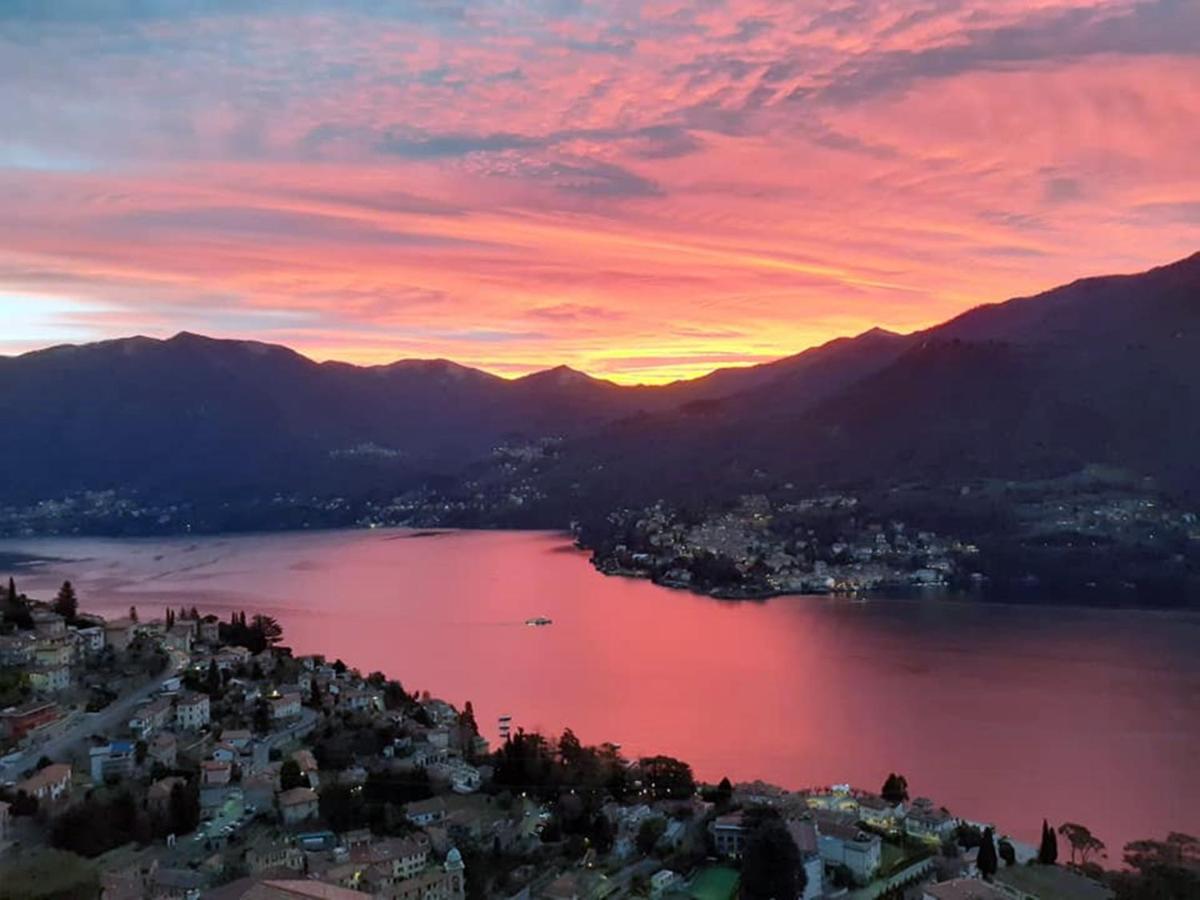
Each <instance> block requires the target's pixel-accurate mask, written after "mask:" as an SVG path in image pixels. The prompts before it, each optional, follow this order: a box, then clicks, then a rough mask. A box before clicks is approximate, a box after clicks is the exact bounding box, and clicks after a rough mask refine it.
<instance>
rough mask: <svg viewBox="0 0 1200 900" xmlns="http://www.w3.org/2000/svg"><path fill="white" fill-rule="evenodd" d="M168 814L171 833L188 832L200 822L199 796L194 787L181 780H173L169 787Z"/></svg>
mask: <svg viewBox="0 0 1200 900" xmlns="http://www.w3.org/2000/svg"><path fill="white" fill-rule="evenodd" d="M168 815H169V819H168V822H169V825H168V827H169V828H170V829H171V831H170V833H171V834H188V833H190V832H192V831H195V829H196V825H198V824H199V822H200V797H199V796H198V794H197V792H196V790H195V788H194V787H191V786H187V785H185V784H184V783H183V782H182V781H177V782H175V784H174V786H173V787H172V788H171V804H170V808H169V812H168Z"/></svg>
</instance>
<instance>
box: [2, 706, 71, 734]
mask: <svg viewBox="0 0 1200 900" xmlns="http://www.w3.org/2000/svg"><path fill="white" fill-rule="evenodd" d="M59 714H60V711H59V708H58V704H57V703H53V702H51V701H49V700H31V701H30V702H28V703H25V704H22V705H21V706H10V707H8V708H7V709H5V710H0V734H3V735H4V736H5V737H7V738H10V739H11V740H14V741H19V740H21V739H22V738H24V737H25V736H26V735H28V734H29V733H30V732H32V731H36V730H37V729H39V728H42V727H44V726H46V725H49V724H50V723H51V722H53V721H55V720H56V719H57V718H58V717H59Z"/></svg>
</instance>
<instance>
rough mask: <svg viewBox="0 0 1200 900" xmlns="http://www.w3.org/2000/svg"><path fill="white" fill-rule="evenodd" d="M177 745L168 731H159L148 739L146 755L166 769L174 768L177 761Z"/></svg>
mask: <svg viewBox="0 0 1200 900" xmlns="http://www.w3.org/2000/svg"><path fill="white" fill-rule="evenodd" d="M177 750H178V743H177V741H176V740H175V735H173V734H171V732H169V731H160V732H158V733H157V734H155V735H154V737H152V738H151V739H150V742H149V746H148V747H147V748H146V755H147V756H148V757H149V758H150V759H152V760H154V761H155V762H156V763H158V764H159V765H160V766H163V767H164V768H167V769H173V768H175V764H176V762H177V761H178V752H177Z"/></svg>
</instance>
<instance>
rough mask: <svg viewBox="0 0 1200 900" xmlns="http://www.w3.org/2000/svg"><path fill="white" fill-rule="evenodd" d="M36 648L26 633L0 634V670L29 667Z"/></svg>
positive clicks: (32, 639)
mask: <svg viewBox="0 0 1200 900" xmlns="http://www.w3.org/2000/svg"><path fill="white" fill-rule="evenodd" d="M36 646H37V641H36V640H34V638H33V637H31V636H30V635H29V634H28V633H27V632H22V631H18V632H17V633H16V634H0V668H7V667H9V666H27V665H29V664H30V663H32V662H33V652H34V647H36Z"/></svg>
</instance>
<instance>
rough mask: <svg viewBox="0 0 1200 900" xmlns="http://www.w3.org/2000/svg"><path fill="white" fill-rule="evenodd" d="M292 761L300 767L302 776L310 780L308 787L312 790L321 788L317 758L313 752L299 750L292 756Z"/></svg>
mask: <svg viewBox="0 0 1200 900" xmlns="http://www.w3.org/2000/svg"><path fill="white" fill-rule="evenodd" d="M292 759H293V760H295V762H296V765H298V766H299V767H300V774H301V775H304V776H305V777H306V778H308V786H309V787H311V788H317V787H320V784H321V782H320V775H319V773H318V771H317V758H316V757H315V756H313V755H312V751H311V750H297V751H296V752H295V753H293V754H292Z"/></svg>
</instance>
